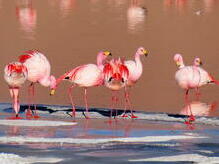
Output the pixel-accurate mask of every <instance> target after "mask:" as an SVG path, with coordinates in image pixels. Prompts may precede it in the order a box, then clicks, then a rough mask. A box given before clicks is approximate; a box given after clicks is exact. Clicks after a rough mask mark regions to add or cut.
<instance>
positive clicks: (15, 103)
mask: <svg viewBox="0 0 219 164" xmlns="http://www.w3.org/2000/svg"><path fill="white" fill-rule="evenodd" d="M10 95H11V97H12V98H13V103H12V104H13V108H14V110H15V117H11V118H10V119H22V118H21V117H19V116H18V113H19V111H20V104H19V100H18V98H19V88H10Z"/></svg>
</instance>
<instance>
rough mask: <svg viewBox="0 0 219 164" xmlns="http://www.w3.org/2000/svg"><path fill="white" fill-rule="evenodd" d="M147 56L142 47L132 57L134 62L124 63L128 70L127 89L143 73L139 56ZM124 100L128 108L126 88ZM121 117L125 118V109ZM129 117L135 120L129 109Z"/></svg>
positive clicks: (128, 99)
mask: <svg viewBox="0 0 219 164" xmlns="http://www.w3.org/2000/svg"><path fill="white" fill-rule="evenodd" d="M147 55H148V51H147V50H145V48H144V47H139V48H138V49H137V51H136V53H135V55H134V60H126V61H125V62H124V64H125V66H126V67H127V68H128V70H129V77H128V81H127V87H129V88H130V87H132V86H133V85H134V84H135V83H136V82H137V81H138V80H139V79H140V77H141V75H142V72H143V64H142V62H141V58H140V57H141V56H147ZM125 99H126V103H128V104H129V106H131V103H130V98H129V93H128V91H127V88H126V87H125ZM123 117H127V115H126V108H125V112H124V114H123ZM131 117H132V118H137V116H135V115H134V114H133V111H132V109H131Z"/></svg>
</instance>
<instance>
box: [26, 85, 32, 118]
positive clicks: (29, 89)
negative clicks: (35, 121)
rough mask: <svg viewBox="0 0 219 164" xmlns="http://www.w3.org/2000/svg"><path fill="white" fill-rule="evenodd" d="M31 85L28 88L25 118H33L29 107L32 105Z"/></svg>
mask: <svg viewBox="0 0 219 164" xmlns="http://www.w3.org/2000/svg"><path fill="white" fill-rule="evenodd" d="M31 85H32V83H31V84H30V85H29V86H28V109H27V111H26V117H27V118H30V117H33V115H32V110H31V108H30V105H31V104H32V103H33V102H32V98H31V94H32V92H31V90H32V86H31Z"/></svg>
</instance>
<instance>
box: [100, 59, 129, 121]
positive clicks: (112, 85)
mask: <svg viewBox="0 0 219 164" xmlns="http://www.w3.org/2000/svg"><path fill="white" fill-rule="evenodd" d="M103 74H104V84H105V86H106V87H107V88H109V89H110V90H112V91H118V90H120V89H122V88H123V87H125V86H126V84H127V80H128V76H129V70H128V68H127V67H126V66H125V65H124V62H123V61H122V60H121V59H120V58H119V59H112V60H111V61H110V62H108V63H106V64H105V66H104V69H103ZM113 93H114V92H113ZM117 99H118V98H117V97H116V96H115V95H113V96H112V103H113V106H112V108H113V107H114V103H115V102H117ZM111 117H112V109H111V112H110V119H111Z"/></svg>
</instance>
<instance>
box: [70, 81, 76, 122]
mask: <svg viewBox="0 0 219 164" xmlns="http://www.w3.org/2000/svg"><path fill="white" fill-rule="evenodd" d="M74 87H75V85H72V86H71V87H70V88H69V89H68V96H69V99H70V101H71V105H72V117H74V118H75V111H76V110H75V104H74V102H73V97H72V89H73V88H74Z"/></svg>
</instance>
